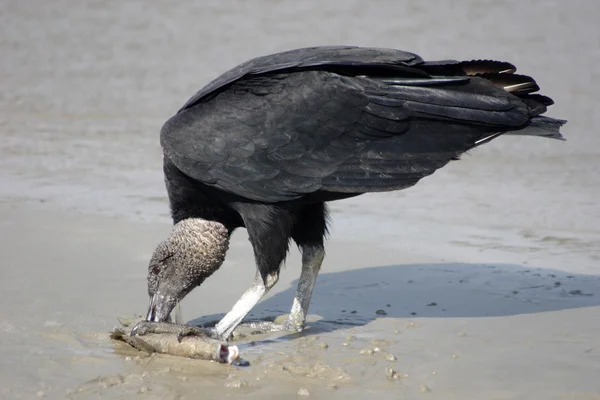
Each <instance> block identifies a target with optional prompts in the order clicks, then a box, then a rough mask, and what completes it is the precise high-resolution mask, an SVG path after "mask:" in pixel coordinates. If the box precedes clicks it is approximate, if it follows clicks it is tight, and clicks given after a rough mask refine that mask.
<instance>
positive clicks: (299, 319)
mask: <svg viewBox="0 0 600 400" xmlns="http://www.w3.org/2000/svg"><path fill="white" fill-rule="evenodd" d="M324 258H325V250H324V249H323V248H322V247H308V248H305V249H303V251H302V272H301V273H300V279H299V280H298V289H297V290H296V297H294V302H293V304H292V311H291V312H290V316H289V317H288V320H287V321H286V323H285V325H286V327H285V328H286V330H294V331H301V330H302V328H303V327H304V322H305V321H306V316H307V315H308V307H309V306H310V298H311V296H312V291H313V288H314V287H315V283H316V282H317V276H318V275H319V271H320V270H321V264H322V263H323V259H324Z"/></svg>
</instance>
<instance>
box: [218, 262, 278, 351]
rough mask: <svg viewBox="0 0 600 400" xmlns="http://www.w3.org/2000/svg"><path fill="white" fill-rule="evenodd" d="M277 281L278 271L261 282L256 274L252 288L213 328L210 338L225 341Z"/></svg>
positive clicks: (258, 274)
mask: <svg viewBox="0 0 600 400" xmlns="http://www.w3.org/2000/svg"><path fill="white" fill-rule="evenodd" d="M278 279H279V271H277V272H276V273H273V274H269V275H267V279H265V280H263V278H262V277H261V275H260V273H257V274H256V278H255V279H254V282H253V283H252V286H250V288H248V290H246V291H245V292H244V294H243V295H242V297H240V299H239V300H238V301H237V303H235V305H234V306H233V308H232V309H231V311H229V312H228V313H227V315H225V316H224V317H223V319H222V320H221V321H219V323H218V324H217V325H216V326H215V327H214V329H213V330H212V332H211V334H212V336H214V337H215V338H218V339H221V340H227V339H228V338H229V337H230V336H231V334H232V333H233V331H234V330H235V328H237V326H238V325H239V324H240V322H242V320H243V319H244V317H246V315H248V313H249V312H250V310H252V309H253V308H254V306H255V305H256V304H257V303H258V302H259V301H260V299H262V298H263V296H264V295H265V294H267V292H268V291H269V290H270V289H271V288H272V287H273V286H275V284H276V283H277V280H278Z"/></svg>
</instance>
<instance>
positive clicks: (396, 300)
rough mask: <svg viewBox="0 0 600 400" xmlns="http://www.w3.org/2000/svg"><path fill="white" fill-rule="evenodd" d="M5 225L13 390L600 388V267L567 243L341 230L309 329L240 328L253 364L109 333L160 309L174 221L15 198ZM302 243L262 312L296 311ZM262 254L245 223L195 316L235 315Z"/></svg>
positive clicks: (0, 285)
mask: <svg viewBox="0 0 600 400" xmlns="http://www.w3.org/2000/svg"><path fill="white" fill-rule="evenodd" d="M0 221H1V222H0V227H1V229H0V232H1V233H0V235H1V238H0V242H1V243H2V253H3V254H4V255H5V257H4V261H3V264H4V267H3V271H4V272H3V279H2V280H1V281H0V292H1V293H3V296H4V297H5V298H6V299H10V307H5V308H3V309H2V311H1V314H0V321H1V325H0V328H1V337H2V341H1V342H0V356H1V357H2V359H3V360H10V361H9V362H3V363H2V367H1V368H2V374H1V375H0V376H1V377H0V387H1V388H2V389H1V392H0V393H1V394H2V396H3V397H5V398H31V397H32V396H34V395H36V394H37V393H38V392H39V393H40V394H41V393H44V394H45V395H46V396H47V397H48V398H64V397H65V396H66V395H67V394H68V395H69V398H73V399H80V398H91V397H94V396H96V395H100V396H101V397H102V398H122V397H123V396H126V397H128V396H132V395H134V394H137V393H140V394H143V396H144V398H190V399H191V398H197V396H198V395H199V394H203V395H204V396H206V397H204V398H213V396H221V395H223V394H227V395H236V394H240V395H244V397H248V398H279V396H282V395H285V396H286V397H290V396H293V395H295V394H296V393H297V392H298V390H300V389H302V388H304V389H306V390H307V391H308V392H309V393H311V394H313V395H314V396H316V397H317V398H321V397H325V396H327V397H330V398H362V397H364V396H365V395H367V393H368V394H369V395H373V394H377V395H378V396H380V397H381V398H384V399H387V398H390V399H392V398H398V395H401V396H407V397H408V398H412V396H413V395H415V394H416V393H420V392H421V391H427V393H428V395H429V396H430V397H431V398H440V399H453V398H456V399H460V398H473V397H482V398H483V397H485V398H494V399H515V398H573V399H576V398H594V396H600V387H599V386H598V382H597V379H596V377H597V363H598V354H599V353H598V352H599V351H600V342H599V339H598V334H597V333H598V331H599V330H600V320H599V319H598V318H597V315H598V312H600V290H599V289H598V288H599V287H600V276H598V275H593V274H590V273H591V272H592V267H593V265H595V263H592V262H590V261H588V262H589V265H590V270H589V271H588V273H587V274H586V273H580V272H572V271H571V270H570V269H569V268H568V265H560V264H561V263H562V261H563V260H565V257H567V256H568V254H566V255H565V256H561V255H555V254H551V253H553V252H556V250H557V249H561V248H563V249H564V248H565V247H564V245H560V244H558V245H556V244H555V243H551V244H542V245H541V246H545V248H543V249H540V250H538V251H537V254H538V257H539V258H540V261H539V262H536V263H534V264H529V263H528V264H526V265H524V264H522V263H518V262H515V261H514V259H515V258H516V255H515V253H512V252H506V254H505V255H504V256H501V255H499V254H501V253H503V252H502V251H500V252H497V251H496V252H497V253H496V254H495V255H494V256H492V255H484V254H482V253H483V252H480V251H475V250H473V248H476V247H477V246H475V244H476V243H477V239H471V240H472V241H473V243H472V244H473V246H461V245H452V246H450V245H446V249H444V248H443V247H444V243H443V242H437V241H435V240H434V241H430V243H429V244H430V245H431V246H432V247H433V248H438V246H439V247H440V251H439V253H438V252H429V253H422V252H420V251H419V250H410V248H411V247H413V245H417V243H414V242H413V239H411V238H410V237H407V238H406V240H405V241H404V245H405V246H403V247H404V248H403V249H401V250H400V249H398V247H395V246H386V245H380V246H377V245H375V244H374V243H366V244H361V243H345V242H344V241H337V240H332V242H331V243H330V246H329V254H328V258H327V264H326V266H325V268H324V271H323V273H322V275H321V276H320V277H319V281H318V286H317V288H316V289H315V294H314V300H313V304H312V309H311V318H310V320H311V322H310V323H309V328H308V329H307V330H306V331H305V332H303V333H301V334H295V335H268V336H258V337H254V336H248V337H246V338H243V339H241V340H239V341H238V342H237V343H236V344H238V345H239V346H240V349H241V352H242V355H243V357H244V358H246V359H247V360H249V361H250V363H251V366H250V367H249V368H236V367H231V366H225V365H219V364H216V363H210V362H205V361H198V360H187V359H183V358H176V357H168V356H160V355H153V356H151V357H146V356H144V355H143V354H142V353H139V352H136V351H133V350H132V349H130V348H127V346H124V345H121V344H115V343H114V342H111V341H110V340H109V339H108V334H107V332H108V331H109V330H110V329H111V328H112V327H113V326H116V325H117V323H116V317H118V316H127V315H134V314H135V313H139V312H143V311H144V310H145V306H146V296H145V295H144V291H145V287H144V277H145V267H146V262H147V255H148V254H149V252H150V251H151V250H152V248H153V245H154V244H155V243H156V242H157V241H159V240H160V239H161V238H162V236H163V235H165V234H166V233H167V232H168V230H169V225H168V224H152V223H142V222H129V221H122V220H116V219H111V218H107V217H99V216H89V215H77V214H73V213H65V212H63V211H59V210H55V209H51V208H49V207H47V206H33V205H29V206H22V205H14V204H6V203H5V204H2V205H1V206H0ZM455 232H457V233H458V232H460V233H464V234H465V237H473V236H469V234H468V230H464V229H459V230H458V231H456V230H455ZM522 242H523V243H527V242H531V243H530V245H533V244H534V243H539V241H538V240H536V239H527V238H523V239H522ZM541 242H542V243H547V242H544V241H543V240H542V241H541ZM567 246H568V245H567ZM481 248H484V247H483V246H481ZM450 249H453V250H451V251H450ZM567 252H568V251H566V253H567ZM296 253H297V252H296V251H294V252H292V254H291V257H290V260H289V262H288V263H287V266H286V268H285V271H284V273H283V276H282V278H281V281H280V283H279V284H278V285H277V287H276V288H275V289H274V291H273V293H271V294H270V295H269V297H268V298H267V299H266V300H265V301H263V302H262V303H261V304H260V305H259V306H258V307H257V309H256V311H255V313H254V315H253V317H255V318H263V317H268V316H277V315H279V314H282V313H285V312H287V311H288V308H289V306H290V304H291V299H292V297H293V292H294V289H293V288H294V287H295V282H294V280H295V279H296V276H297V273H298V271H299V265H298V264H299V256H298V254H296ZM452 253H453V255H452ZM473 253H474V254H473ZM540 253H541V255H540ZM490 254H494V251H492V252H491V253H490ZM526 254H527V252H526V253H525V256H524V255H523V254H521V258H525V259H526V258H527V256H526ZM440 255H443V258H442V257H440ZM467 258H468V259H470V262H469V263H464V262H461V261H460V260H464V259H467ZM251 260H252V255H251V254H250V253H249V249H248V246H247V239H246V237H245V235H244V233H243V232H239V233H238V234H236V235H235V238H234V241H233V245H232V247H231V250H230V253H229V258H228V260H227V262H226V264H225V265H224V266H223V267H222V269H221V270H220V271H218V272H217V273H216V274H215V275H214V276H213V277H211V279H210V283H207V284H205V285H204V286H202V287H201V288H199V289H197V290H196V291H195V292H194V293H193V294H192V295H190V297H189V298H187V299H185V300H184V302H183V305H182V309H183V316H184V318H185V319H186V320H191V321H190V322H206V321H210V320H212V319H215V318H218V317H220V315H221V313H223V312H225V311H227V309H228V307H229V306H230V304H232V303H233V302H234V301H235V299H236V296H238V295H239V293H241V292H242V291H243V290H244V288H245V286H246V285H247V283H248V282H249V281H250V280H251V277H252V274H253V271H252V269H253V268H252V264H251ZM585 263H586V261H585V260H584V259H583V257H581V259H580V264H579V267H581V266H582V265H584V264H585ZM200 316H203V317H202V318H196V317H200ZM252 342H255V343H252ZM387 368H392V369H393V370H394V371H395V372H396V378H394V379H389V378H388V373H386V369H387ZM429 390H430V392H429ZM581 396H584V397H581ZM586 396H587V397H586Z"/></svg>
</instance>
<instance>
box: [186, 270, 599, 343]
mask: <svg viewBox="0 0 600 400" xmlns="http://www.w3.org/2000/svg"><path fill="white" fill-rule="evenodd" d="M297 282H298V281H297V280H294V281H293V282H291V284H290V286H289V288H287V289H286V290H284V291H282V292H279V293H276V294H275V295H273V296H272V297H269V298H268V299H265V300H264V301H262V302H261V303H259V304H258V305H257V306H256V307H255V308H254V309H253V312H252V313H251V314H249V316H248V317H249V318H248V319H249V320H272V319H273V317H276V316H277V315H281V314H284V313H288V312H289V310H290V307H291V304H292V300H293V298H294V295H295V291H296V285H297ZM597 305H600V276H597V275H582V274H573V273H566V272H564V271H559V270H554V269H547V268H535V267H534V268H532V267H528V266H523V265H516V264H485V265H482V264H458V263H457V264H407V265H389V266H377V267H367V268H360V269H354V270H348V271H341V272H330V273H322V274H320V275H319V277H318V280H317V285H316V287H315V289H314V292H313V296H312V301H311V306H310V314H311V315H312V316H314V315H315V314H316V315H317V316H318V318H317V320H315V319H314V318H312V320H311V319H309V323H308V324H307V325H308V326H309V327H308V329H307V330H305V331H304V332H302V334H303V335H313V334H318V333H324V332H331V331H335V330H339V329H348V328H350V327H355V326H362V325H366V324H368V323H369V322H371V321H374V320H375V319H378V318H478V317H500V316H511V315H519V314H531V313H540V312H546V311H558V310H565V309H572V308H580V307H589V306H597ZM223 315H224V314H212V315H207V316H204V317H201V318H196V319H194V320H191V321H189V323H191V324H195V325H202V324H210V322H211V321H212V322H214V321H218V320H219V319H220V318H222V316H223ZM292 336H294V337H295V335H292Z"/></svg>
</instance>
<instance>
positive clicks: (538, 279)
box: [0, 0, 600, 400]
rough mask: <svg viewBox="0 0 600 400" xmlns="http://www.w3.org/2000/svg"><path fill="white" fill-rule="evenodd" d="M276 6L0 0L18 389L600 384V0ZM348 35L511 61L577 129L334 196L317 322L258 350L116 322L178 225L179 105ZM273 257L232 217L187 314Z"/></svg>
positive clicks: (1, 113) (1, 234) (568, 389)
mask: <svg viewBox="0 0 600 400" xmlns="http://www.w3.org/2000/svg"><path fill="white" fill-rule="evenodd" d="M256 4H257V5H256V6H250V5H249V3H244V2H241V1H240V2H234V1H231V2H222V3H216V2H215V3H210V4H209V3H206V4H201V3H192V2H189V3H188V2H184V3H180V4H179V5H178V7H174V8H169V7H168V6H167V5H166V4H164V5H162V4H160V5H159V4H158V3H157V4H155V5H150V4H146V3H142V2H136V1H132V2H123V3H121V2H112V1H109V2H102V3H86V4H84V3H80V2H74V1H67V0H61V1H57V2H52V3H50V2H27V3H24V2H16V1H7V2H3V3H2V4H0V53H1V54H3V56H2V57H1V59H0V73H1V74H2V77H3V79H2V83H1V85H2V92H1V93H0V137H1V139H2V145H1V146H0V168H1V170H2V173H1V174H0V252H1V253H2V254H3V255H4V257H3V261H2V266H1V267H0V278H1V279H0V294H1V295H2V298H3V299H4V303H5V307H2V309H1V310H0V360H2V361H1V362H0V398H2V399H31V398H46V399H65V398H66V399H75V400H79V399H89V398H103V399H121V398H137V397H139V398H140V399H198V398H207V399H208V398H221V397H234V398H235V397H243V398H246V399H281V398H297V397H298V398H301V397H304V396H306V395H308V396H310V397H309V398H317V399H319V398H328V399H338V398H339V399H364V398H367V397H370V396H377V397H378V398H380V399H404V398H406V399H413V398H421V397H422V398H424V399H425V398H427V399H471V398H473V399H494V400H495V399H528V400H529V399H573V400H575V399H600V381H599V380H598V375H599V373H600V368H599V365H600V335H599V332H600V318H599V317H598V315H599V313H600V228H599V227H600V202H599V201H598V199H599V198H600V174H599V173H598V170H599V169H600V135H599V134H598V127H599V125H600V117H599V115H600V114H597V113H596V114H595V113H594V109H595V108H594V107H595V105H596V103H597V98H598V96H599V95H600V89H599V87H598V86H597V85H595V82H598V78H600V77H599V76H598V71H597V67H596V66H597V65H598V63H600V52H598V50H597V49H598V48H599V47H598V46H599V45H600V31H599V29H598V27H597V22H596V21H598V20H600V11H599V9H598V7H595V6H594V4H593V2H586V1H573V2H569V3H564V2H559V1H544V2H542V1H531V2H527V3H517V2H514V1H507V2H463V3H461V5H460V6H456V7H450V6H448V5H447V4H449V3H446V2H441V1H440V2H436V6H435V7H432V6H431V5H430V6H429V7H427V8H426V7H425V6H424V5H421V4H422V3H417V2H408V3H406V4H403V5H399V3H398V4H397V3H395V2H392V1H389V2H388V1H383V2H375V3H369V6H368V7H366V6H363V5H364V3H362V2H356V3H353V2H348V3H345V5H344V6H343V7H342V6H339V5H337V4H338V3H337V2H333V1H331V2H323V3H318V4H317V3H316V2H315V3H309V2H306V3H297V2H291V1H264V2H260V3H256ZM517 8H518V12H517V10H516V9H517ZM507 21H509V22H507ZM339 43H348V44H357V45H373V46H379V47H397V48H402V49H405V50H409V51H414V52H417V53H419V54H421V55H423V56H424V57H426V58H429V59H445V58H492V59H493V58H499V59H507V60H509V61H511V62H514V63H516V64H517V65H518V66H519V70H520V71H522V72H523V73H531V74H532V75H535V77H536V79H537V81H538V83H539V85H540V86H541V87H542V89H543V92H544V93H546V94H548V95H550V96H552V97H553V98H554V99H555V100H556V102H557V104H556V105H555V106H553V107H552V109H551V111H550V112H549V115H551V116H554V117H558V118H565V119H568V120H569V124H568V125H567V126H566V127H565V130H564V134H565V136H566V137H567V139H568V141H567V142H559V141H551V140H541V139H535V138H517V137H504V138H500V139H498V140H496V141H494V142H493V143H490V144H489V145H486V146H484V147H483V148H481V149H478V150H476V151H473V152H472V153H470V154H469V155H467V156H465V157H464V159H463V160H461V161H457V162H453V163H451V164H450V165H448V166H447V167H446V168H444V169H443V170H441V171H438V172H437V173H436V174H434V175H433V176H431V177H429V178H426V179H425V180H423V181H422V182H421V183H419V184H418V185H417V186H415V187H414V188H411V189H410V190H406V191H402V192H396V193H387V194H377V195H365V196H361V197H359V198H356V199H351V200H347V201H342V202H338V203H332V204H331V206H330V208H331V214H332V229H331V237H330V239H329V242H328V245H327V257H326V260H325V263H324V266H323V269H322V272H321V275H320V276H319V279H318V282H317V286H316V288H315V292H314V295H313V300H312V303H311V309H310V317H309V323H308V328H307V329H306V330H305V331H304V332H302V333H300V334H293V335H290V334H270V335H257V336H247V337H245V338H242V339H241V340H239V341H238V342H237V343H236V344H237V345H238V346H239V347H240V349H241V352H242V355H243V357H244V358H245V359H247V360H248V361H250V367H246V368H240V367H233V366H228V365H221V364H216V363H211V362H205V361H199V360H188V359H183V358H176V357H169V356H159V355H153V356H146V355H144V354H142V353H139V352H137V351H135V350H132V349H130V348H127V347H126V346H125V345H122V344H118V343H115V342H112V341H111V340H110V339H109V338H108V332H109V331H110V330H111V329H112V328H113V327H114V326H116V325H117V324H118V322H117V318H119V317H131V316H134V315H137V314H141V313H144V312H145V311H146V308H147V301H148V299H147V293H146V283H145V278H146V272H147V263H148V260H149V258H150V256H151V254H152V251H153V250H154V248H155V246H156V244H157V243H158V242H160V241H161V240H163V239H164V238H165V237H166V236H167V234H168V232H169V231H170V229H171V225H170V221H169V216H168V204H167V200H166V193H165V190H164V187H163V182H162V170H161V151H160V147H159V144H158V132H159V130H160V126H161V125H162V123H163V122H164V121H165V120H166V119H167V118H168V117H169V116H170V115H171V114H172V113H173V112H175V111H176V110H177V109H178V107H179V106H181V105H182V104H183V103H184V102H185V101H186V100H187V98H188V97H189V96H190V95H191V94H193V92H194V91H195V90H197V89H198V88H199V87H201V86H202V85H204V84H205V83H207V82H208V81H209V80H210V79H212V78H214V77H215V76H217V75H218V74H219V73H221V72H223V71H225V70H226V69H228V68H230V67H232V66H234V65H236V64H238V63H239V62H242V61H244V60H246V59H248V58H251V57H254V56H257V55H261V54H266V53H270V52H274V51H279V50H284V49H289V48H294V47H302V46H308V45H316V44H339ZM254 271H255V268H254V261H253V254H252V251H251V248H250V245H249V243H248V240H247V236H246V233H245V232H244V231H238V232H235V233H234V236H233V241H232V244H231V247H230V250H229V252H228V256H227V259H226V262H225V264H224V265H223V267H222V268H221V269H220V270H219V271H218V272H217V273H215V274H214V275H213V276H212V277H211V278H210V279H209V280H208V281H207V282H205V284H204V285H202V286H201V287H200V288H198V289H196V290H195V291H194V292H192V293H191V294H190V295H189V296H188V297H186V299H185V300H184V301H183V303H182V307H181V309H182V315H183V319H184V321H186V322H191V323H204V322H208V321H213V320H216V319H218V318H220V317H221V316H222V315H224V313H225V312H227V311H228V310H229V308H230V307H231V306H232V305H233V303H234V302H235V300H236V299H237V298H238V297H239V295H240V294H241V293H242V292H243V291H244V290H245V289H246V288H247V286H248V285H249V283H250V282H251V280H252V278H253V276H254ZM299 271H300V256H299V253H298V251H297V250H296V249H295V248H294V249H292V251H291V252H290V255H289V257H288V260H287V262H286V265H285V267H284V269H283V271H282V275H281V278H280V280H279V283H278V284H277V285H276V286H275V288H274V289H273V290H272V292H270V293H269V294H268V296H267V298H266V299H264V300H263V301H262V302H261V303H260V304H259V305H258V306H257V308H255V310H254V312H253V313H252V314H251V317H252V318H266V317H275V316H277V315H280V314H284V313H287V312H289V308H290V306H291V302H292V299H293V296H294V290H295V286H296V280H297V278H298V274H299Z"/></svg>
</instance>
